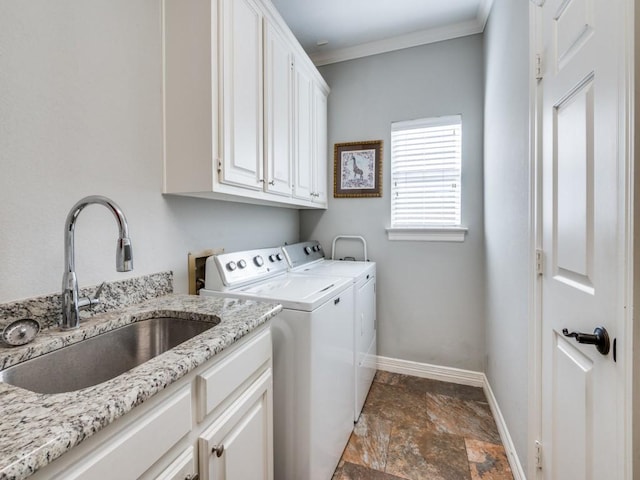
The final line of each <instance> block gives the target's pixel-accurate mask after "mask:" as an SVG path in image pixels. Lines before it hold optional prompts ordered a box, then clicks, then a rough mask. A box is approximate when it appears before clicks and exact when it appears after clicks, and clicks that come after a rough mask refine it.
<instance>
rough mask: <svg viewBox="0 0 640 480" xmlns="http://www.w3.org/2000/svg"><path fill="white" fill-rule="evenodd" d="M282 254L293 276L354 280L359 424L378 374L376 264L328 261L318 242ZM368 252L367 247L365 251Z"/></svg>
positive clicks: (356, 414) (355, 408)
mask: <svg viewBox="0 0 640 480" xmlns="http://www.w3.org/2000/svg"><path fill="white" fill-rule="evenodd" d="M282 250H283V252H284V254H285V257H286V259H287V263H288V264H289V268H290V270H291V271H292V272H295V273H298V274H300V275H310V276H327V275H328V276H337V277H345V278H348V279H350V281H351V284H352V290H353V295H354V299H355V301H354V308H353V313H352V318H353V342H354V343H353V362H352V363H353V372H354V380H355V381H354V390H353V392H352V398H353V419H354V422H356V421H358V418H359V417H360V413H361V412H362V407H363V405H364V402H365V400H366V398H367V394H368V393H369V389H370V388H371V384H372V383H373V377H374V376H375V372H376V355H377V346H376V345H377V335H376V264H375V262H368V261H364V262H360V261H344V260H328V259H325V257H324V251H323V249H322V246H321V245H320V243H319V242H318V241H315V240H314V241H309V242H301V243H295V244H292V245H285V246H284V247H282ZM365 251H366V247H365Z"/></svg>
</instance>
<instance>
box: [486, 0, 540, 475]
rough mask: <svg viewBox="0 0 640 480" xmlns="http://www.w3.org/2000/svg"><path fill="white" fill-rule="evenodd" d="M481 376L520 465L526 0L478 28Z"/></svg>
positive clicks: (509, 1)
mask: <svg viewBox="0 0 640 480" xmlns="http://www.w3.org/2000/svg"><path fill="white" fill-rule="evenodd" d="M484 42H485V109H484V114H485V136H484V179H485V187H484V192H485V195H484V206H485V210H484V216H485V232H486V239H485V243H486V264H487V267H486V268H487V280H486V295H487V297H486V298H487V300H486V307H487V310H486V311H487V313H486V342H487V343H486V351H487V365H486V374H487V377H488V379H489V383H490V384H491V387H492V389H493V391H494V393H495V396H496V398H497V400H498V404H499V405H500V409H501V410H502V414H503V415H504V418H505V420H506V423H507V426H508V427H509V432H510V433H511V436H512V437H513V441H514V443H515V446H516V451H517V452H518V456H519V458H520V460H521V462H522V464H523V467H524V468H525V469H526V463H527V418H528V416H527V414H526V412H527V408H528V404H527V400H528V395H527V387H528V380H529V374H528V368H527V351H528V340H527V339H528V318H529V317H528V315H529V310H528V308H529V297H528V291H529V283H528V282H529V279H530V278H531V273H530V271H529V268H530V262H529V252H531V248H532V245H531V244H530V228H529V218H530V217H529V211H530V208H529V192H530V170H529V63H528V62H529V60H528V59H529V4H528V2H514V1H513V0H495V2H494V4H493V9H492V11H491V16H490V17H489V23H488V24H487V27H486V29H485V38H484Z"/></svg>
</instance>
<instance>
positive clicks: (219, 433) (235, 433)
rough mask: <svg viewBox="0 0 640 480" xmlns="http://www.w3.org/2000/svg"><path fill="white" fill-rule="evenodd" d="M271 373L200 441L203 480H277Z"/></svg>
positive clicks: (263, 376) (239, 400) (246, 393)
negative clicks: (273, 439) (274, 469)
mask: <svg viewBox="0 0 640 480" xmlns="http://www.w3.org/2000/svg"><path fill="white" fill-rule="evenodd" d="M272 385H273V382H272V378H271V372H265V373H264V374H263V375H262V377H261V378H260V380H258V381H257V382H256V383H254V384H253V385H252V386H251V388H250V389H249V390H247V391H246V392H245V393H244V394H243V395H242V396H241V397H240V398H239V399H238V400H237V401H236V402H235V403H234V404H233V405H232V406H231V407H229V408H228V409H227V410H226V411H225V412H224V413H223V414H222V415H221V416H220V418H219V419H218V420H216V421H215V422H214V423H213V425H211V427H210V428H209V429H208V430H207V431H205V432H204V433H203V434H202V436H201V437H200V440H199V442H198V443H199V450H200V478H201V479H210V480H213V479H215V480H233V479H238V480H240V479H251V480H273V460H272V459H273V452H272V446H271V442H266V441H265V439H267V438H271V436H272V432H273V426H272V421H271V415H270V411H271V409H272V408H271V402H272V398H273V395H272V388H273V387H272Z"/></svg>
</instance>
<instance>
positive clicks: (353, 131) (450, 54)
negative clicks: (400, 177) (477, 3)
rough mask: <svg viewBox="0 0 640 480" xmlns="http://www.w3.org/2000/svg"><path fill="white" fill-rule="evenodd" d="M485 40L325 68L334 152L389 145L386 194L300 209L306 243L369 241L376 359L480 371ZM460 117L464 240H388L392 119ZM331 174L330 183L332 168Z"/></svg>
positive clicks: (455, 42)
mask: <svg viewBox="0 0 640 480" xmlns="http://www.w3.org/2000/svg"><path fill="white" fill-rule="evenodd" d="M482 43H483V40H482V36H481V35H474V36H469V37H464V38H458V39H454V40H448V41H443V42H439V43H434V44H430V45H424V46H419V47H414V48H409V49H405V50H400V51H395V52H390V53H385V54H381V55H375V56H370V57H365V58H360V59H356V60H351V61H347V62H341V63H336V64H332V65H327V66H324V67H321V68H320V72H321V73H322V75H323V76H324V78H325V79H326V81H327V82H328V84H329V85H330V87H331V94H330V96H329V131H328V138H329V147H330V148H329V152H330V153H329V154H330V156H331V157H332V156H333V155H332V151H333V145H334V144H335V143H338V142H353V141H359V140H383V142H384V159H383V171H384V180H383V195H382V197H381V198H363V199H345V198H340V199H336V198H333V196H332V193H331V192H330V195H329V197H330V198H329V208H328V210H327V211H325V212H319V211H303V212H301V215H300V219H301V220H300V233H301V238H302V239H305V240H308V239H317V240H319V241H320V242H321V243H322V245H323V246H324V248H325V250H326V251H330V247H331V241H332V239H333V237H334V236H336V235H339V234H352V235H353V234H355V235H363V236H364V237H365V238H366V240H367V242H368V245H369V256H370V257H371V259H372V260H374V261H376V262H377V268H378V290H377V292H378V353H379V355H383V356H387V357H393V358H398V359H402V360H412V361H417V362H425V363H430V364H436V365H445V366H450V367H458V368H465V369H471V370H482V366H483V358H484V278H485V277H484V275H485V273H484V243H483V238H484V231H483V207H482V202H483V189H482V176H483V170H482V148H483V146H482V137H483V88H484V87H483V45H482ZM450 114H462V119H463V151H462V152H463V153H462V158H463V160H462V161H463V179H462V223H463V224H464V225H465V226H467V227H468V228H469V232H468V234H467V237H466V239H465V241H464V242H463V243H443V242H406V241H389V240H388V239H387V234H386V232H385V228H386V227H388V226H389V221H390V212H391V206H390V197H389V190H390V168H389V158H390V156H389V149H390V127H391V122H393V121H399V120H410V119H416V118H423V117H435V116H441V115H450ZM330 163H331V164H330V165H329V178H333V169H332V162H330Z"/></svg>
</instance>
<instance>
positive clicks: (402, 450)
mask: <svg viewBox="0 0 640 480" xmlns="http://www.w3.org/2000/svg"><path fill="white" fill-rule="evenodd" d="M333 480H513V475H512V474H511V469H510V468H509V462H508V460H507V455H506V452H505V449H504V447H503V446H502V442H501V441H500V435H499V434H498V429H497V427H496V423H495V421H494V419H493V416H492V415H491V410H490V409H489V404H488V403H487V399H486V398H485V396H484V392H483V391H482V389H481V388H477V387H470V386H466V385H457V384H453V383H447V382H439V381H437V380H429V379H425V378H418V377H411V376H408V375H401V374H396V373H389V372H382V371H379V372H377V373H376V377H375V379H374V382H373V385H372V386H371V390H370V391H369V396H368V397H367V401H366V402H365V405H364V409H363V410H362V415H361V416H360V419H359V420H358V423H357V424H356V425H355V428H354V431H353V434H352V435H351V438H350V439H349V443H348V444H347V447H346V448H345V450H344V453H343V454H342V458H341V459H340V463H339V465H338V468H337V470H336V471H335V473H334V475H333Z"/></svg>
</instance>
